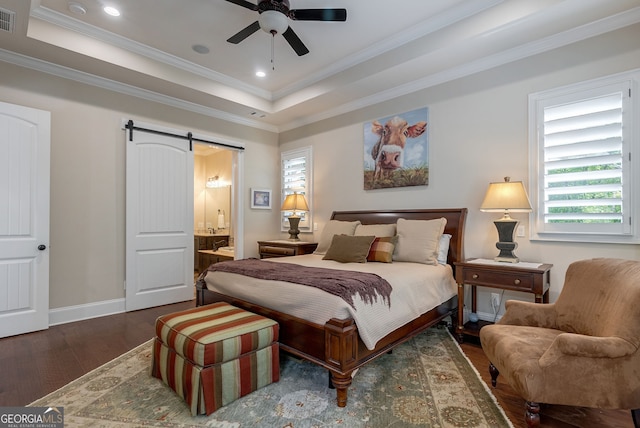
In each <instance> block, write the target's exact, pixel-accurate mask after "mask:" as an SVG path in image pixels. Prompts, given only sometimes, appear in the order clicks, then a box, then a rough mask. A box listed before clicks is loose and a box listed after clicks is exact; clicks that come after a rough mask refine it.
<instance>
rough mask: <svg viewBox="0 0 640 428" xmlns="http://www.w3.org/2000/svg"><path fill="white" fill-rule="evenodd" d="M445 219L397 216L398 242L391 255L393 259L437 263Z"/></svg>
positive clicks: (428, 263)
mask: <svg viewBox="0 0 640 428" xmlns="http://www.w3.org/2000/svg"><path fill="white" fill-rule="evenodd" d="M446 224H447V219H446V218H444V217H442V218H439V219H434V220H406V219H404V218H399V219H398V223H397V234H398V244H397V245H396V250H395V252H394V255H393V260H394V261H399V262H414V263H424V264H427V265H435V264H437V263H438V245H439V243H440V236H441V235H442V232H444V227H445V225H446Z"/></svg>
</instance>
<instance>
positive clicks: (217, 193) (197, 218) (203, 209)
mask: <svg viewBox="0 0 640 428" xmlns="http://www.w3.org/2000/svg"><path fill="white" fill-rule="evenodd" d="M194 155H195V156H194V165H193V171H194V182H193V188H194V223H193V225H194V235H210V234H211V233H212V232H215V233H216V234H218V235H230V236H231V235H232V234H233V233H232V229H233V225H232V213H231V170H232V162H233V159H232V152H231V151H229V150H224V149H220V148H215V147H213V148H212V147H209V146H206V145H205V146H202V147H200V146H199V145H196V150H195V153H194Z"/></svg>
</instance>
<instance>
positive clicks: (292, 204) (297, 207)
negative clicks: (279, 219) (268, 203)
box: [282, 193, 309, 215]
mask: <svg viewBox="0 0 640 428" xmlns="http://www.w3.org/2000/svg"><path fill="white" fill-rule="evenodd" d="M282 211H293V215H296V211H309V205H307V199H306V198H305V197H304V195H303V194H300V193H294V194H292V195H287V197H286V198H285V200H284V202H283V203H282Z"/></svg>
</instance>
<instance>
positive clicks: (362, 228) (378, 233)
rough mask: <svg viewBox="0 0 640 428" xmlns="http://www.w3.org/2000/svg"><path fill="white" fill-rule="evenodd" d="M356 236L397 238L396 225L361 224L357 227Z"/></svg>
mask: <svg viewBox="0 0 640 428" xmlns="http://www.w3.org/2000/svg"><path fill="white" fill-rule="evenodd" d="M354 235H355V236H371V235H373V236H375V237H377V238H386V237H389V236H396V225H395V223H392V224H359V225H358V227H356V232H355V234H354Z"/></svg>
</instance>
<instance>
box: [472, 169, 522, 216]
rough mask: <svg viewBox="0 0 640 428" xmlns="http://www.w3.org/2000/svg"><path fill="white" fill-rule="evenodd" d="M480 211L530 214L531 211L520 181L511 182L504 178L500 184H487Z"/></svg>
mask: <svg viewBox="0 0 640 428" xmlns="http://www.w3.org/2000/svg"><path fill="white" fill-rule="evenodd" d="M480 211H485V212H502V211H505V212H509V211H512V212H531V211H532V209H531V204H530V203H529V197H528V196H527V191H526V190H525V188H524V185H523V184H522V181H511V180H510V178H509V177H505V178H504V181H502V182H496V183H489V188H488V189H487V194H486V195H485V196H484V201H482V205H480Z"/></svg>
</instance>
